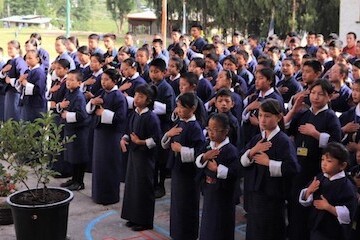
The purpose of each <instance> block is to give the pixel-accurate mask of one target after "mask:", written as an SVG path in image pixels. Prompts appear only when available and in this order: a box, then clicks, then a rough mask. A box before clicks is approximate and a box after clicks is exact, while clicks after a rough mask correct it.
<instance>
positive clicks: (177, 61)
mask: <svg viewBox="0 0 360 240" xmlns="http://www.w3.org/2000/svg"><path fill="white" fill-rule="evenodd" d="M170 60H171V61H173V62H174V63H175V66H176V69H177V70H178V71H179V72H180V70H181V69H182V68H183V60H182V59H180V58H179V57H171V58H170Z"/></svg>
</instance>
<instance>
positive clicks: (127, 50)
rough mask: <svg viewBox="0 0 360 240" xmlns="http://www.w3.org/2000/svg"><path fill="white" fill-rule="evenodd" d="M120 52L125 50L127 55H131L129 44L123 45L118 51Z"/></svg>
mask: <svg viewBox="0 0 360 240" xmlns="http://www.w3.org/2000/svg"><path fill="white" fill-rule="evenodd" d="M119 52H124V53H126V54H127V55H131V51H130V48H129V47H127V46H121V47H120V48H119V50H118V53H119Z"/></svg>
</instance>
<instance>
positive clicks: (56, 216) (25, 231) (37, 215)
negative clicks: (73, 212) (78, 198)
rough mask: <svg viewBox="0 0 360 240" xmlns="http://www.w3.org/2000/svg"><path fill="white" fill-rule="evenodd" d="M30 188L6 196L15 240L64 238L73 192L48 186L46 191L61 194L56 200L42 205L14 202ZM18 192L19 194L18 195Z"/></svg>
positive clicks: (62, 239) (53, 239)
mask: <svg viewBox="0 0 360 240" xmlns="http://www.w3.org/2000/svg"><path fill="white" fill-rule="evenodd" d="M29 191H31V190H23V191H18V192H16V193H13V194H11V195H10V196H9V197H8V198H7V202H8V203H9V205H10V206H11V210H12V215H13V219H14V226H15V232H16V239H17V240H50V239H51V240H65V239H66V233H67V224H68V215H69V204H70V202H71V200H72V199H73V197H74V194H73V193H72V192H71V191H69V190H67V189H64V188H55V187H54V188H48V189H47V191H55V193H57V194H60V195H63V197H62V199H60V200H59V201H58V202H55V203H51V204H44V205H30V204H29V205H25V204H18V203H16V201H17V200H16V199H19V198H21V194H24V193H25V194H26V193H29ZM19 194H20V196H19Z"/></svg>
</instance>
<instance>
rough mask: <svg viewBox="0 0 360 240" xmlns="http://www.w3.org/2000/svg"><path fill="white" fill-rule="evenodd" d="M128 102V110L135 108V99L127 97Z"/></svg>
mask: <svg viewBox="0 0 360 240" xmlns="http://www.w3.org/2000/svg"><path fill="white" fill-rule="evenodd" d="M126 101H127V103H128V109H133V108H134V98H133V97H130V96H126Z"/></svg>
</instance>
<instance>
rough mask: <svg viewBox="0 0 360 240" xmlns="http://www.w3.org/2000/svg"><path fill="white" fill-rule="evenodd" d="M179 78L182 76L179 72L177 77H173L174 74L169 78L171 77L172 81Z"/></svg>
mask: <svg viewBox="0 0 360 240" xmlns="http://www.w3.org/2000/svg"><path fill="white" fill-rule="evenodd" d="M178 78H180V73H178V74H177V75H176V76H175V77H173V76H170V77H169V79H170V80H171V81H174V80H175V79H178Z"/></svg>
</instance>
